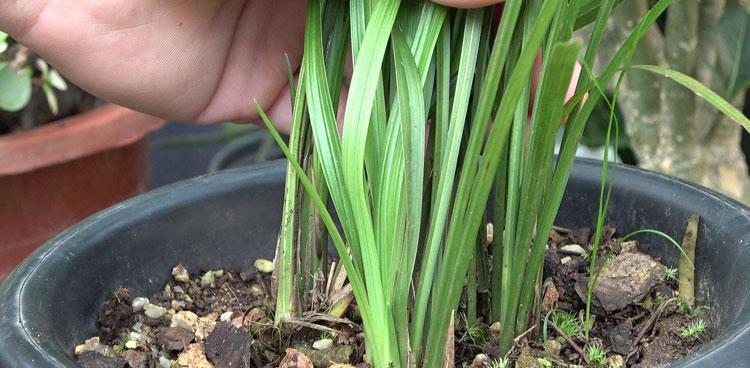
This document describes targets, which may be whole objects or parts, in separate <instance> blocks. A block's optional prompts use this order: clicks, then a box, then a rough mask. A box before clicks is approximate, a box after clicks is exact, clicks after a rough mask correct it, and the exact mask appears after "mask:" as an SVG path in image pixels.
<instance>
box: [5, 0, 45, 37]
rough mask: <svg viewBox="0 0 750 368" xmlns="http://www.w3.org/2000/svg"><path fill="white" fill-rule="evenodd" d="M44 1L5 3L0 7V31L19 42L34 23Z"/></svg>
mask: <svg viewBox="0 0 750 368" xmlns="http://www.w3.org/2000/svg"><path fill="white" fill-rule="evenodd" d="M45 3H46V1H24V0H10V1H5V2H4V3H3V5H2V6H1V7H0V30H2V31H4V32H6V33H8V34H10V35H11V36H12V37H13V38H15V39H17V40H20V39H22V38H23V36H24V35H25V34H26V33H28V31H29V29H31V27H32V26H33V25H34V23H36V19H38V18H39V14H41V13H42V9H44V5H45Z"/></svg>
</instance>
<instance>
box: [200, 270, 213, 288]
mask: <svg viewBox="0 0 750 368" xmlns="http://www.w3.org/2000/svg"><path fill="white" fill-rule="evenodd" d="M214 281H216V277H214V271H208V272H206V273H204V274H203V276H201V286H203V287H208V286H211V285H213V283H214Z"/></svg>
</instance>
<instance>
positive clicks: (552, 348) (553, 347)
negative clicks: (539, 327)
mask: <svg viewBox="0 0 750 368" xmlns="http://www.w3.org/2000/svg"><path fill="white" fill-rule="evenodd" d="M544 350H547V352H548V353H550V354H551V355H552V356H558V355H560V351H561V350H562V345H561V344H560V343H559V342H558V341H557V340H548V341H547V342H545V343H544Z"/></svg>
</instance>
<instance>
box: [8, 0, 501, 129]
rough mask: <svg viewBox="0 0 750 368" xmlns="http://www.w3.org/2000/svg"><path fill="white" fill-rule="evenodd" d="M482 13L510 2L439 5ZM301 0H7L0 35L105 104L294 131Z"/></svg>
mask: <svg viewBox="0 0 750 368" xmlns="http://www.w3.org/2000/svg"><path fill="white" fill-rule="evenodd" d="M435 1H436V2H438V3H441V4H444V5H448V6H457V7H465V8H471V7H478V6H484V5H489V4H493V3H498V2H501V1H502V0H435ZM305 11H306V6H305V2H304V1H297V0H288V1H285V0H282V1H268V0H166V1H164V0H162V1H158V0H138V1H128V0H109V1H95V0H46V1H41V0H39V1H27V0H6V1H5V3H4V4H3V6H2V8H0V30H3V31H6V32H8V33H9V34H10V35H11V36H12V37H14V38H15V39H16V40H17V41H19V42H20V43H22V44H24V45H26V46H28V47H29V48H31V49H32V50H34V51H35V52H37V53H38V54H39V55H41V56H42V57H44V58H45V59H46V60H47V61H49V62H50V63H51V64H52V65H53V66H54V67H55V68H56V69H57V70H59V71H60V72H61V73H62V74H63V75H65V76H66V77H67V78H68V79H70V80H71V81H72V82H74V83H76V84H77V85H79V86H81V87H82V88H84V89H86V90H87V91H90V92H91V93H93V94H95V95H97V96H98V97H100V98H102V99H105V100H108V101H112V102H115V103H118V104H121V105H124V106H127V107H130V108H133V109H136V110H139V111H143V112H147V113H150V114H153V115H156V116H160V117H164V118H166V119H170V120H178V121H191V122H196V123H213V122H221V121H229V120H233V121H253V120H256V119H257V117H258V116H257V112H256V111H255V106H254V104H252V101H253V100H257V101H258V102H259V103H260V105H261V106H262V107H263V108H264V109H265V110H266V111H267V113H268V114H269V116H270V117H271V119H272V121H274V122H276V124H277V127H278V128H279V129H280V130H282V131H287V130H288V128H289V127H288V126H289V122H290V120H291V119H290V115H291V113H290V106H289V85H288V77H287V66H286V62H285V60H284V55H285V54H287V55H288V56H289V59H290V62H291V63H292V68H297V67H298V66H299V63H300V60H301V56H302V49H303V38H304V23H305V21H304V20H305Z"/></svg>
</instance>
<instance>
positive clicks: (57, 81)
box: [47, 69, 68, 91]
mask: <svg viewBox="0 0 750 368" xmlns="http://www.w3.org/2000/svg"><path fill="white" fill-rule="evenodd" d="M47 83H49V85H50V86H52V87H55V89H57V90H58V91H67V90H68V83H67V82H65V79H64V78H63V77H62V76H61V75H60V73H58V72H57V70H54V69H51V70H50V71H49V74H48V75H47Z"/></svg>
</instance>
